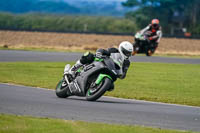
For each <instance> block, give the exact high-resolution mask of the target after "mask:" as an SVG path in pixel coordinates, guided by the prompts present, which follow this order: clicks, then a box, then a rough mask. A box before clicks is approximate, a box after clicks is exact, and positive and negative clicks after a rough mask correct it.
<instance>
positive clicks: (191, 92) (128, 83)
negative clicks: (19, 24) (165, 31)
mask: <svg viewBox="0 0 200 133" xmlns="http://www.w3.org/2000/svg"><path fill="white" fill-rule="evenodd" d="M65 64H66V62H53V63H50V62H36V63H34V62H32V63H31V62H29V63H28V62H13V63H0V82H4V83H15V84H22V85H27V86H35V87H44V88H51V89H54V88H55V86H56V84H57V82H58V81H59V80H60V79H61V78H62V74H63V69H64V66H65ZM106 95H109V96H115V97H122V98H133V99H140V100H149V101H157V102H165V103H176V104H185V105H193V106H200V65H192V64H167V63H132V64H131V66H130V69H129V71H128V74H127V77H126V78H125V79H124V80H120V79H118V80H117V82H116V83H115V90H114V91H112V92H108V93H106Z"/></svg>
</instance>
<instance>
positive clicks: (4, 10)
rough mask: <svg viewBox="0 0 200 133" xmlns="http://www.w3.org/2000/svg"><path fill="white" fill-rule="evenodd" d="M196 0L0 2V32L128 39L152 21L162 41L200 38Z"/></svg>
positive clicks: (198, 4) (24, 0) (199, 17)
mask: <svg viewBox="0 0 200 133" xmlns="http://www.w3.org/2000/svg"><path fill="white" fill-rule="evenodd" d="M199 7H200V1H199V0H0V29H1V30H23V31H53V32H78V33H82V32H84V33H103V34H122V35H123V34H125V35H132V34H134V33H136V32H137V31H138V30H140V29H142V28H144V27H145V26H146V25H148V24H149V23H150V21H151V19H153V18H158V19H159V20H160V22H161V25H162V29H163V32H164V36H166V37H193V38H199V37H200V8H199Z"/></svg>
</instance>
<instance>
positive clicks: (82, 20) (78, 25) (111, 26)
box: [0, 13, 138, 34]
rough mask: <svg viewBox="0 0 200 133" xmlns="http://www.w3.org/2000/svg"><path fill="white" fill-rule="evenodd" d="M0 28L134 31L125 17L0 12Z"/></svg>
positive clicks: (133, 27)
mask: <svg viewBox="0 0 200 133" xmlns="http://www.w3.org/2000/svg"><path fill="white" fill-rule="evenodd" d="M0 29H5V30H27V31H56V32H94V33H97V32H100V33H130V34H131V33H135V32H136V31H137V30H138V28H137V25H136V24H135V22H134V21H132V20H129V19H125V18H114V17H91V16H61V15H45V14H23V15H14V14H9V13H0Z"/></svg>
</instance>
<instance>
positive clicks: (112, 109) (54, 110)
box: [0, 50, 200, 131]
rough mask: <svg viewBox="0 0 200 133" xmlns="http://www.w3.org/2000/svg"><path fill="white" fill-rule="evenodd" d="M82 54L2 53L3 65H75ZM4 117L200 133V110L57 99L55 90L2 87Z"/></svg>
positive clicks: (198, 61)
mask: <svg viewBox="0 0 200 133" xmlns="http://www.w3.org/2000/svg"><path fill="white" fill-rule="evenodd" d="M81 55H82V54H81V53H56V52H31V51H11V50H0V62H13V61H75V60H77V59H78V58H80V56H81ZM131 60H132V61H135V62H165V63H184V64H200V59H183V58H167V57H145V56H135V57H132V58H131ZM0 113H8V114H17V115H30V116H38V117H51V118H61V119H66V120H83V121H94V122H103V123H117V124H128V125H144V126H151V127H159V128H166V129H179V130H191V131H200V107H191V106H182V105H173V104H163V103H154V102H146V101H138V100H127V99H116V98H109V97H102V98H100V99H99V100H98V101H97V102H88V101H86V100H85V99H84V98H80V97H70V98H66V99H61V98H57V97H56V95H55V92H54V91H52V90H47V89H41V88H33V87H25V86H15V85H8V84H0Z"/></svg>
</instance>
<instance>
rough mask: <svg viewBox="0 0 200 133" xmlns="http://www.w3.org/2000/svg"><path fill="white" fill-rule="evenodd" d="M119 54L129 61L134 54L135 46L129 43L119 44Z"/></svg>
mask: <svg viewBox="0 0 200 133" xmlns="http://www.w3.org/2000/svg"><path fill="white" fill-rule="evenodd" d="M119 52H120V54H121V55H122V57H123V58H124V59H128V58H129V57H130V56H131V54H132V53H133V45H132V44H131V43H130V42H128V41H123V42H121V43H120V44H119Z"/></svg>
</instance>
